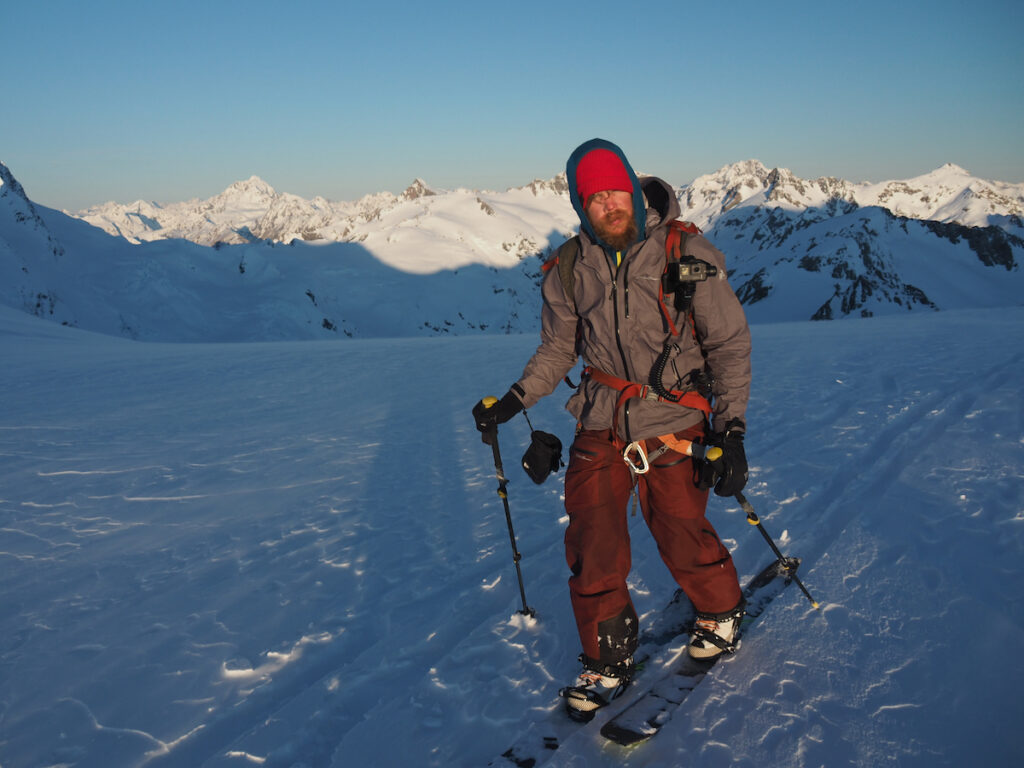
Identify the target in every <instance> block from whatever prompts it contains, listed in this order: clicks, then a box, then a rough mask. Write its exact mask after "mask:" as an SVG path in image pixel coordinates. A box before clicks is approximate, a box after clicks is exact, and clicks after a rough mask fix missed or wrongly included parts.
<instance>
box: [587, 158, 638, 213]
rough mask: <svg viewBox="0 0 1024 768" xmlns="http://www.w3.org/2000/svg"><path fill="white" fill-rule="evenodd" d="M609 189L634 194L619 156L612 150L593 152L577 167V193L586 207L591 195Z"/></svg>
mask: <svg viewBox="0 0 1024 768" xmlns="http://www.w3.org/2000/svg"><path fill="white" fill-rule="evenodd" d="M607 189H614V190H618V191H621V192H629V193H630V194H632V192H633V182H632V180H631V179H630V177H629V172H628V171H627V170H626V166H625V165H624V164H623V162H622V158H620V157H619V156H618V155H617V154H615V153H614V152H612V151H611V150H610V149H594V150H591V151H590V152H587V154H585V155H584V156H583V157H582V158H581V159H580V162H579V165H577V166H576V192H577V193H578V194H579V196H580V200H581V201H583V206H584V207H586V205H587V200H589V199H590V196H591V195H593V194H596V193H598V192H604V191H605V190H607Z"/></svg>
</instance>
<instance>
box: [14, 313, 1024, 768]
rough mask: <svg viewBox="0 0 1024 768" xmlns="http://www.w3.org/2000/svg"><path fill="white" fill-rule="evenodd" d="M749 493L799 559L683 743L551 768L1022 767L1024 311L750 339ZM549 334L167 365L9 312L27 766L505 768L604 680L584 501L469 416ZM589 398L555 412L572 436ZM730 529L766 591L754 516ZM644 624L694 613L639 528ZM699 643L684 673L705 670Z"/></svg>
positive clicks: (584, 739)
mask: <svg viewBox="0 0 1024 768" xmlns="http://www.w3.org/2000/svg"><path fill="white" fill-rule="evenodd" d="M753 333H754V342H755V352H754V370H755V381H754V389H753V399H752V402H751V409H750V413H749V422H750V435H749V439H748V452H749V455H750V458H751V466H752V480H751V483H750V485H749V487H748V496H749V498H750V500H751V501H752V503H753V504H754V505H755V507H756V508H757V510H758V512H759V513H760V514H761V516H762V519H763V521H764V524H765V526H766V528H767V529H768V531H769V532H770V533H772V534H773V535H774V536H775V538H776V539H777V540H778V541H779V543H780V545H781V547H782V548H783V549H784V551H786V552H787V553H790V554H794V555H798V556H800V557H802V558H803V560H804V565H803V567H802V569H801V571H802V574H803V578H804V581H805V583H806V584H807V586H808V588H809V589H810V590H811V591H812V592H813V593H814V595H815V597H816V598H818V599H819V600H820V601H821V603H822V608H821V610H820V611H816V610H814V609H813V608H811V606H810V604H809V602H808V601H807V600H806V599H804V597H803V596H802V595H801V594H800V593H799V592H798V591H797V590H796V589H793V588H791V589H789V590H787V592H786V593H784V594H783V595H782V596H781V597H780V598H779V599H778V601H777V602H776V603H773V604H772V606H771V607H770V608H769V610H768V611H767V612H766V613H765V614H764V615H763V616H762V617H761V619H760V621H759V622H758V623H757V624H755V625H754V626H753V627H752V628H751V631H750V632H749V634H748V635H747V636H746V638H745V639H744V641H743V644H742V647H741V649H740V652H739V653H738V654H737V655H736V656H735V657H733V658H730V659H728V660H725V661H723V662H722V663H720V664H719V665H718V666H717V667H716V668H715V669H714V671H713V673H712V674H711V675H710V676H709V677H708V678H707V679H706V680H705V681H704V682H703V684H702V685H701V686H700V687H699V688H698V689H697V691H696V692H695V693H694V694H693V695H692V696H691V697H690V698H689V699H688V700H687V702H686V704H685V706H684V707H683V709H682V710H680V711H679V712H677V713H676V715H675V717H674V718H673V720H672V721H671V722H670V723H669V724H668V726H666V728H665V729H664V731H663V732H662V733H661V734H660V735H659V736H658V737H657V738H656V739H654V740H653V741H651V742H650V743H648V744H647V745H645V746H642V747H639V748H635V749H632V750H624V749H622V748H620V747H617V746H614V745H611V744H609V743H606V742H604V741H603V740H602V739H601V738H600V737H599V736H598V735H597V728H596V727H590V728H585V729H580V730H579V732H578V734H577V735H576V736H574V737H572V738H571V739H570V740H569V741H568V742H567V743H565V744H564V745H563V746H562V747H561V748H560V749H559V750H557V751H554V752H550V753H548V754H547V755H545V757H547V758H549V759H548V760H547V763H546V764H547V765H550V766H573V767H579V766H598V767H600V766H662V767H667V766H678V765H689V766H704V767H707V768H710V767H717V766H722V765H730V764H731V765H735V766H744V767H750V768H754V767H760V766H768V765H773V766H829V767H830V768H831V766H929V767H931V766H963V765H985V766H1011V765H1020V764H1022V762H1024V745H1022V743H1021V740H1020V734H1019V732H1017V731H1016V728H1017V727H1019V725H1020V723H1022V722H1024V703H1022V697H1021V695H1020V691H1021V687H1022V685H1024V641H1022V638H1024V590H1022V589H1021V584H1022V576H1024V502H1022V489H1024V484H1022V467H1024V440H1022V434H1024V418H1022V412H1021V389H1020V386H1021V385H1020V382H1021V381H1024V341H1022V340H1024V309H1022V308H1006V309H998V310H978V311H956V312H945V313H935V314H921V315H913V316H901V317H898V318H897V317H890V318H878V319H870V320H853V321H836V322H832V323H795V324H786V323H780V324H774V325H763V326H760V325H759V326H755V327H754V328H753ZM536 343H537V339H536V337H535V335H533V334H531V335H512V336H486V337H481V336H469V337H460V338H426V339H424V338H419V339H393V340H386V339H369V340H349V341H337V342H330V341H325V342H294V341H293V342H277V343H251V344H207V345H203V344H160V343H151V342H150V343H144V342H133V341H129V340H126V339H119V338H114V337H109V336H102V335H97V334H92V333H89V332H85V331H81V330H77V329H73V328H67V327H61V326H59V325H57V324H55V323H52V322H46V321H42V320H39V319H36V318H34V317H31V316H29V315H27V314H25V313H21V312H17V311H15V310H12V309H8V308H6V307H0V359H2V360H3V361H4V362H3V365H2V366H0V389H2V391H3V404H2V406H0V529H2V533H0V567H2V571H0V575H2V579H0V590H2V593H0V594H2V597H0V665H2V666H0V765H2V766H3V768H28V767H33V768H34V767H36V766H69V767H70V766H74V767H75V768H86V767H90V768H91V767H96V768H99V767H100V766H102V767H103V768H112V767H113V768H117V767H120V766H153V767H157V766H161V767H162V766H175V767H182V768H196V767H198V766H209V767H213V766H217V767H221V766H231V767H234V768H243V767H244V766H253V765H263V766H291V767H293V768H319V767H320V766H327V767H331V768H341V767H342V766H403V767H404V766H447V767H451V766H483V765H488V764H489V762H490V761H491V760H493V759H495V758H497V757H498V756H499V755H500V753H501V752H502V751H503V750H504V749H505V748H506V747H507V746H508V745H509V744H510V743H511V742H512V741H513V740H514V738H515V737H516V735H517V734H519V733H521V732H522V731H523V730H525V729H526V728H527V727H529V725H530V724H531V723H533V722H535V721H538V720H543V719H545V718H551V717H561V716H562V715H561V713H560V711H559V710H560V702H559V699H558V698H557V690H558V688H559V687H560V686H561V685H564V684H565V683H566V682H568V681H569V679H570V678H571V677H572V676H573V674H574V673H575V671H576V661H575V657H576V655H577V653H578V646H577V638H576V634H575V628H574V625H573V621H572V616H571V612H570V608H569V600H568V594H567V589H566V586H565V581H566V578H567V576H568V573H567V568H566V566H565V563H564V559H563V556H562V533H563V529H564V527H565V525H566V520H565V516H564V512H563V510H562V507H561V500H560V499H561V492H562V477H563V473H559V474H558V476H557V477H555V478H553V479H549V480H548V482H547V483H546V484H545V485H543V486H536V485H534V484H533V483H532V482H529V481H528V480H527V479H526V476H525V474H523V473H522V472H521V471H519V469H518V468H517V467H516V464H517V460H518V456H519V455H521V452H522V450H523V449H524V448H525V443H526V440H527V434H528V430H527V427H526V424H525V420H524V419H522V418H521V417H517V418H516V419H515V420H514V421H513V422H510V423H509V424H508V425H506V426H504V427H502V431H501V433H500V437H501V446H502V449H503V452H504V457H505V466H506V469H507V471H508V473H509V476H510V478H511V483H510V485H509V502H510V506H511V510H512V515H513V520H514V522H515V526H516V534H517V537H518V544H519V548H520V550H521V551H522V552H523V555H524V556H523V560H522V563H521V565H522V569H523V574H524V577H525V584H526V594H527V598H528V601H529V602H530V605H531V607H533V608H535V609H536V611H537V618H536V620H530V619H527V618H525V617H524V616H522V615H520V614H519V613H517V611H518V610H519V608H520V607H521V605H520V597H519V591H518V587H517V585H516V579H515V571H514V567H513V563H512V556H511V548H510V545H509V538H508V531H507V529H506V525H505V519H504V514H503V511H502V506H501V502H500V499H499V498H498V497H497V494H496V493H495V490H496V487H497V484H496V480H495V477H494V468H493V463H492V460H491V454H490V451H489V450H488V449H487V447H486V446H484V445H482V444H481V443H480V441H479V437H478V435H477V433H476V431H475V430H474V429H473V426H472V423H471V420H470V416H469V411H470V408H471V406H472V405H473V403H474V402H475V401H476V400H477V399H478V398H479V397H480V396H482V395H486V394H492V393H493V394H501V392H503V391H504V390H505V388H506V387H507V386H508V384H509V382H510V381H512V380H514V378H515V377H516V376H517V375H518V373H519V371H520V370H521V367H522V365H523V363H525V361H526V360H527V358H528V357H529V355H530V354H531V352H532V351H533V349H534V348H535V346H536ZM567 394H568V393H567V391H566V390H560V391H559V392H556V393H555V395H553V396H551V397H549V398H546V399H545V400H544V401H542V402H541V403H540V404H538V405H537V406H536V407H535V408H534V409H532V410H531V419H532V421H533V424H534V426H535V427H537V428H540V429H546V430H548V431H553V432H556V433H558V434H559V435H560V436H561V437H562V439H563V442H565V443H568V442H569V440H570V438H571V429H572V424H571V421H570V417H569V416H568V415H567V414H566V413H565V412H564V411H563V410H562V409H561V405H562V403H563V402H564V400H565V398H566V396H567ZM710 516H711V519H712V520H713V522H714V523H715V525H716V526H717V528H718V530H719V532H720V533H721V535H722V536H723V538H724V539H725V540H726V542H727V543H728V545H729V547H730V549H731V550H732V551H733V553H734V557H735V559H736V562H737V565H738V568H739V570H740V571H741V573H742V574H743V575H744V577H745V576H749V575H751V574H752V573H754V572H756V571H757V570H758V569H760V568H761V567H762V566H763V565H765V564H766V563H767V562H768V561H769V559H770V553H769V550H768V548H767V547H766V546H765V544H764V542H763V541H762V540H761V538H760V536H758V535H757V534H756V532H755V531H754V530H753V529H752V528H751V527H750V526H749V525H748V524H747V523H746V521H745V518H744V516H743V514H742V513H741V512H740V511H739V510H738V509H737V508H736V506H735V504H732V503H729V502H726V501H725V500H722V499H717V498H714V499H713V500H712V503H711V508H710ZM631 527H632V531H633V533H634V540H633V550H634V569H633V574H632V577H631V583H632V587H633V589H634V594H635V600H636V604H637V609H638V611H639V613H640V614H641V617H642V618H643V620H644V621H645V622H650V621H652V620H653V617H654V616H655V615H656V612H657V611H658V608H659V606H661V605H662V604H663V603H664V602H665V601H666V600H667V599H668V598H669V597H670V596H671V594H672V591H673V587H674V585H673V583H672V582H671V580H670V578H669V576H668V573H667V571H666V569H665V568H664V566H663V564H662V563H661V561H660V559H659V558H658V556H657V553H656V551H655V549H654V546H653V543H652V541H651V538H650V536H649V534H648V533H647V532H646V530H645V529H644V527H643V523H642V518H641V517H639V516H638V517H636V518H633V519H632V520H631ZM681 649H682V643H681V642H680V643H679V644H678V645H677V647H676V648H675V650H681Z"/></svg>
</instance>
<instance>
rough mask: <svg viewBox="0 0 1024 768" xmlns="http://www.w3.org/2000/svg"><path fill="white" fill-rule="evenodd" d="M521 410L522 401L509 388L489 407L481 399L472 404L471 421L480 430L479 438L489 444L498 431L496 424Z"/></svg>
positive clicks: (502, 422) (503, 421)
mask: <svg viewBox="0 0 1024 768" xmlns="http://www.w3.org/2000/svg"><path fill="white" fill-rule="evenodd" d="M521 410H523V401H522V400H520V399H519V397H518V396H517V395H516V393H515V392H513V391H512V390H511V389H510V390H509V391H508V392H506V393H505V396H504V397H503V398H501V400H498V401H497V402H496V403H494V404H493V405H492V406H491V407H490V408H488V407H487V406H486V405H485V404H484V401H483V400H481V401H480V402H479V403H477V404H476V405H474V406H473V421H474V422H476V428H477V429H478V430H480V439H481V440H483V441H484V442H485V443H487V445H491V444H492V443H493V442H494V435H496V434H497V432H498V425H499V424H504V423H505V422H506V421H508V420H509V419H511V418H512V417H513V416H515V415H516V414H517V413H519V412H520V411H521Z"/></svg>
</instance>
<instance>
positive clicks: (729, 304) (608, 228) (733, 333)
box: [473, 139, 750, 720]
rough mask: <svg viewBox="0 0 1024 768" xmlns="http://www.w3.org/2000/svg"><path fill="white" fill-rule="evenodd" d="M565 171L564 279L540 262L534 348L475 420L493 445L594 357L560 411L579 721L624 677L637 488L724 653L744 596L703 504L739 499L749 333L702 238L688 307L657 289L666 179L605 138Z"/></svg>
mask: <svg viewBox="0 0 1024 768" xmlns="http://www.w3.org/2000/svg"><path fill="white" fill-rule="evenodd" d="M566 172H567V178H568V183H569V193H570V199H571V200H572V204H573V207H574V208H575V210H576V212H577V213H578V214H579V217H580V235H579V249H578V252H577V255H576V256H575V261H574V262H573V263H572V269H571V275H572V281H571V287H568V286H567V283H566V281H565V278H563V277H562V276H561V271H562V270H560V269H559V268H553V269H549V271H548V274H547V276H546V277H545V279H544V283H543V288H542V293H543V299H544V305H543V310H542V330H541V344H540V346H539V347H538V348H537V351H536V352H535V353H534V355H533V357H532V358H531V359H530V361H529V362H528V363H527V365H526V368H525V370H524V372H523V375H522V378H520V379H519V381H518V382H516V383H515V384H514V385H512V387H511V389H510V390H509V392H508V393H507V394H506V395H505V396H504V397H503V398H501V400H499V401H498V402H497V403H496V404H494V405H492V406H491V407H490V408H488V407H486V406H485V405H484V403H483V402H482V401H481V402H480V403H478V404H477V405H476V407H475V408H474V409H473V415H474V418H475V420H476V423H477V427H478V429H480V430H481V432H482V433H484V439H485V441H486V439H487V434H488V432H489V431H490V430H493V429H495V428H496V425H497V424H500V423H504V422H505V421H507V420H509V419H511V418H512V417H513V416H514V415H516V414H517V413H518V412H519V411H520V410H522V409H523V408H528V407H530V406H532V405H533V404H534V403H536V402H537V401H538V400H539V399H540V398H541V397H544V396H546V395H548V394H550V393H551V392H552V391H554V389H555V387H557V385H558V383H559V382H560V381H561V380H562V379H563V377H564V376H565V375H566V374H567V373H568V372H569V371H570V370H571V369H572V367H573V366H574V365H575V363H576V361H577V357H578V356H580V357H582V358H583V361H584V363H585V364H586V366H587V368H586V369H585V374H584V377H583V381H582V383H581V385H580V387H579V389H578V390H577V392H576V394H575V395H573V396H572V398H571V399H570V400H569V402H568V404H567V406H566V407H567V408H568V410H569V411H570V412H571V413H572V414H573V415H574V416H575V417H576V419H577V421H578V426H577V432H576V437H575V440H574V442H573V444H572V447H571V449H570V456H569V466H568V469H567V470H566V475H565V507H566V511H567V513H568V516H569V525H568V528H567V530H566V532H565V552H566V560H567V562H568V565H569V568H570V570H571V572H572V576H571V578H570V579H569V589H570V595H571V598H572V606H573V612H574V614H575V618H576V623H577V627H578V630H579V636H580V641H581V643H582V646H583V653H582V655H581V656H580V660H581V661H582V663H583V670H582V672H581V673H580V674H579V676H578V677H577V678H576V680H575V681H574V683H573V684H572V685H571V686H569V687H568V688H566V689H564V690H563V692H562V693H563V696H565V698H566V702H567V708H568V712H569V714H570V716H572V717H574V718H575V719H580V720H588V719H590V718H591V717H593V715H594V712H595V711H596V710H597V709H598V708H599V707H601V706H604V705H606V704H607V703H608V702H610V701H611V700H612V699H613V698H614V697H615V696H617V695H618V694H619V693H621V692H622V690H623V689H624V688H625V687H626V685H628V683H629V680H630V677H631V675H632V672H633V660H632V656H633V652H634V650H635V648H636V645H637V637H638V623H639V622H638V619H637V614H636V611H635V610H634V608H633V603H632V600H631V599H630V595H629V590H628V588H627V585H626V577H627V575H628V573H629V569H630V544H629V531H628V526H627V522H628V521H627V507H628V502H629V498H630V496H631V494H633V493H635V494H636V496H637V498H638V499H639V502H640V506H641V508H642V510H643V515H644V519H645V521H646V522H647V525H648V527H649V528H650V530H651V533H652V535H653V536H654V538H655V540H656V542H657V545H658V550H659V552H660V554H661V556H662V559H663V560H664V562H665V564H666V565H667V566H668V568H669V570H670V572H671V573H672V575H673V577H674V578H675V579H676V581H677V582H678V584H679V585H680V587H682V589H683V590H684V591H685V592H686V594H687V596H688V597H689V598H690V600H691V601H692V602H693V604H694V607H695V608H696V610H697V613H698V624H697V628H696V629H695V631H694V634H693V636H692V637H691V640H690V646H689V653H690V655H691V656H694V657H697V658H710V657H712V656H716V655H718V654H720V653H722V652H723V651H730V650H733V645H732V643H733V638H734V637H735V632H736V629H737V627H738V625H739V621H740V618H741V617H742V615H743V600H742V592H741V590H740V586H739V583H738V579H737V575H736V569H735V567H734V566H733V563H732V559H731V557H730V555H729V552H728V551H727V550H726V548H725V547H724V546H723V545H722V543H721V541H720V540H719V538H718V535H717V534H716V533H715V530H714V528H713V527H712V525H711V524H710V523H709V522H708V521H707V520H706V519H705V516H704V512H705V507H706V505H707V498H708V488H709V487H711V486H714V487H715V492H716V493H718V494H719V495H722V496H732V495H735V494H736V493H738V492H739V491H741V490H742V488H743V486H744V484H745V483H746V479H747V461H746V456H745V454H744V449H743V434H744V431H745V424H744V416H745V410H746V404H747V397H748V392H749V385H750V332H749V328H748V326H747V322H746V317H745V315H744V313H743V309H742V307H741V306H740V303H739V301H738V300H737V298H736V296H735V294H734V293H733V291H732V289H731V288H730V287H729V285H728V283H727V282H726V281H725V258H724V256H723V255H722V254H721V252H719V251H718V250H717V249H716V248H714V246H712V245H711V244H710V243H709V242H708V241H707V240H706V239H704V238H703V237H702V236H700V235H699V234H690V235H687V236H686V237H685V241H684V245H683V252H684V254H685V255H686V256H692V257H694V258H696V259H698V260H701V261H703V262H705V267H706V268H707V270H706V272H707V274H711V273H716V275H715V276H714V277H708V279H706V280H704V281H701V282H690V283H689V284H688V285H689V286H692V287H693V293H692V296H689V297H688V298H686V299H685V300H684V301H682V302H679V303H677V302H675V301H674V300H673V296H672V295H668V296H664V298H662V296H661V291H660V289H661V288H662V285H663V283H662V278H663V275H664V274H665V272H666V264H667V260H666V238H667V237H668V236H669V231H670V229H671V227H670V222H672V221H673V220H674V219H676V217H677V216H679V213H680V209H679V204H678V202H677V200H676V197H675V194H674V192H673V190H672V188H671V187H670V186H669V185H668V184H666V183H665V182H664V181H662V180H661V179H657V178H653V177H649V178H645V179H644V180H643V181H640V180H638V179H637V176H636V174H635V173H634V171H633V169H632V168H631V166H630V164H629V162H628V161H627V160H626V157H625V155H624V154H623V153H622V150H621V149H619V148H618V147H617V146H615V145H614V144H612V143H610V142H607V141H604V140H601V139H593V140H591V141H588V142H586V143H584V144H583V145H581V146H580V147H578V148H577V149H576V150H575V151H574V152H573V153H572V155H571V156H570V158H569V160H568V163H567V165H566ZM561 253H563V251H560V254H561ZM559 258H562V256H561V255H560V256H559ZM712 268H713V269H712ZM567 290H568V291H570V292H571V295H570V294H569V293H567ZM680 290H683V291H685V290H686V288H685V286H684V287H683V288H681V289H680ZM645 384H650V385H651V386H649V387H643V385H645ZM712 403H713V405H712ZM677 439H685V440H691V441H695V442H702V443H705V444H711V445H715V446H718V447H720V448H721V449H722V455H721V457H720V458H718V459H717V460H715V461H714V462H696V461H694V460H691V459H689V458H688V457H687V456H686V455H684V454H683V453H681V452H680V451H682V450H683V449H682V448H681V447H680V444H677V443H675V442H674V440H677ZM670 446H674V448H670Z"/></svg>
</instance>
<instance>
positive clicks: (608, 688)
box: [559, 655, 634, 723]
mask: <svg viewBox="0 0 1024 768" xmlns="http://www.w3.org/2000/svg"><path fill="white" fill-rule="evenodd" d="M580 661H581V662H582V663H583V670H582V671H581V672H580V673H579V675H578V676H577V677H576V681H575V683H574V684H573V685H571V686H568V687H567V688H563V689H562V690H561V691H560V692H559V694H560V695H561V696H562V698H564V699H565V710H566V712H567V713H568V714H569V717H570V718H572V719H573V720H575V721H577V722H580V723H587V722H590V721H591V720H593V719H594V715H595V714H597V710H599V709H600V708H601V707H606V706H608V704H610V703H611V702H612V700H613V699H615V698H617V697H618V696H620V695H621V694H622V692H623V691H625V690H626V688H627V687H628V686H629V682H630V680H632V679H633V672H634V666H633V657H632V656H630V657H629V658H628V659H625V660H624V661H620V662H619V663H618V664H601V663H600V662H596V661H594V660H593V659H591V658H589V657H587V656H585V655H580Z"/></svg>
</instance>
